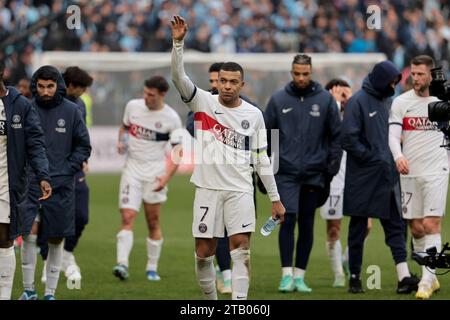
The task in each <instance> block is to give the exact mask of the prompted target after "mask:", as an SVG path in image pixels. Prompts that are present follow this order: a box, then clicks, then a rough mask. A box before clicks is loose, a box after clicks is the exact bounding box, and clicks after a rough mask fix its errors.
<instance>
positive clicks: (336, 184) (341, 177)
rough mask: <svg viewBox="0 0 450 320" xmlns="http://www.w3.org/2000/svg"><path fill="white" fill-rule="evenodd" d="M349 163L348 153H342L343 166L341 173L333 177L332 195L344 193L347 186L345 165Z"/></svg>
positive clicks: (340, 168) (340, 169)
mask: <svg viewBox="0 0 450 320" xmlns="http://www.w3.org/2000/svg"><path fill="white" fill-rule="evenodd" d="M346 162H347V152H345V151H344V152H343V153H342V159H341V166H340V167H339V172H338V173H337V175H335V176H334V177H333V180H331V184H330V194H331V195H337V194H341V193H342V192H344V186H345V164H346Z"/></svg>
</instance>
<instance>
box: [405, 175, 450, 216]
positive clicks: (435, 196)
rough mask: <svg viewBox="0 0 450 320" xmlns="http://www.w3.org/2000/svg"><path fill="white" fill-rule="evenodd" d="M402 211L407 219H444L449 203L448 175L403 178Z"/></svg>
mask: <svg viewBox="0 0 450 320" xmlns="http://www.w3.org/2000/svg"><path fill="white" fill-rule="evenodd" d="M400 182H401V186H402V211H403V218H405V219H422V218H424V217H427V216H435V217H442V216H443V215H444V214H445V206H446V202H447V189H448V175H447V174H444V175H433V176H423V177H401V178H400Z"/></svg>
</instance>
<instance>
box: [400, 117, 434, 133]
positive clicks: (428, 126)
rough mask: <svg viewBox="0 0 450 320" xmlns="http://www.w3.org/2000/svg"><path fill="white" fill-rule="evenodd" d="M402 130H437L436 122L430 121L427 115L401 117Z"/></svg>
mask: <svg viewBox="0 0 450 320" xmlns="http://www.w3.org/2000/svg"><path fill="white" fill-rule="evenodd" d="M403 130H405V131H424V130H437V123H435V122H431V121H430V119H428V117H405V118H403Z"/></svg>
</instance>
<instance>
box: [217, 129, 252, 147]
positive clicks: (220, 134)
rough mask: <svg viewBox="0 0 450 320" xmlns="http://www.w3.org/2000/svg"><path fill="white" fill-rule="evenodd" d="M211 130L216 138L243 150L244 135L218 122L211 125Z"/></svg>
mask: <svg viewBox="0 0 450 320" xmlns="http://www.w3.org/2000/svg"><path fill="white" fill-rule="evenodd" d="M212 132H213V133H214V136H215V137H216V139H217V140H218V141H220V142H222V143H224V144H226V145H228V146H231V147H233V148H235V149H240V150H245V149H246V148H245V138H246V136H245V135H243V134H240V133H239V132H236V131H234V130H232V129H228V128H226V127H224V126H222V125H220V124H219V123H216V124H215V125H214V126H213V127H212Z"/></svg>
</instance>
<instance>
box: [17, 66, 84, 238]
mask: <svg viewBox="0 0 450 320" xmlns="http://www.w3.org/2000/svg"><path fill="white" fill-rule="evenodd" d="M43 68H47V69H49V70H53V71H54V72H55V73H57V74H58V79H57V90H56V93H55V95H54V97H53V98H52V99H51V100H50V101H44V100H42V98H41V97H40V96H39V95H38V93H37V74H38V73H39V70H38V71H37V72H35V73H34V75H33V77H32V79H31V84H30V89H31V93H32V94H33V101H32V104H33V106H34V107H35V108H36V110H37V112H38V114H39V118H40V121H41V125H42V129H43V131H44V139H45V144H46V147H47V157H48V160H49V174H50V177H51V178H52V187H53V195H52V196H51V197H50V198H49V199H47V200H45V201H42V202H39V201H38V199H37V198H38V197H37V195H38V192H37V191H38V189H37V183H36V179H35V178H33V177H32V180H31V184H30V187H29V189H28V204H27V213H26V215H25V218H24V222H23V233H28V232H29V231H30V230H31V227H32V225H33V222H34V219H35V217H36V215H37V213H38V211H39V208H40V210H41V236H42V238H44V239H45V238H62V237H67V236H70V235H73V234H74V230H75V229H74V227H75V223H74V222H75V220H74V218H75V191H74V176H75V174H76V173H77V172H79V171H80V170H81V167H82V164H83V162H84V161H86V160H87V159H88V158H89V156H90V153H91V144H90V140H89V134H88V130H87V128H86V125H85V123H84V121H83V117H82V114H81V112H80V110H79V109H78V106H77V105H76V104H74V103H73V102H71V101H69V100H68V99H66V98H65V95H66V85H65V83H64V80H63V78H62V76H61V74H60V73H59V71H58V70H57V69H56V68H54V67H53V66H43V67H41V69H43Z"/></svg>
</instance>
